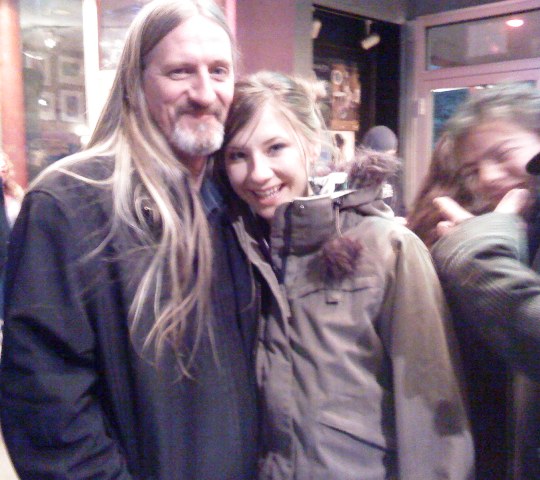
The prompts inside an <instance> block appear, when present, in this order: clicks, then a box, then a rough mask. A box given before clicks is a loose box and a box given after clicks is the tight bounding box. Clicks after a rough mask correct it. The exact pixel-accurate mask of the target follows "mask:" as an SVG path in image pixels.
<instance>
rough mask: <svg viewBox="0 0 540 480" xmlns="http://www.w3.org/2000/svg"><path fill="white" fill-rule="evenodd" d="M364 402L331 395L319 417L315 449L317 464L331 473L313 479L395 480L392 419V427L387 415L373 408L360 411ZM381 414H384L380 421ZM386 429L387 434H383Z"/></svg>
mask: <svg viewBox="0 0 540 480" xmlns="http://www.w3.org/2000/svg"><path fill="white" fill-rule="evenodd" d="M365 402H366V401H365V399H361V398H355V397H347V396H339V397H338V396H334V397H333V398H332V400H331V403H328V404H327V405H325V406H323V407H322V408H321V409H320V411H319V415H318V425H317V427H316V428H317V434H316V439H315V444H314V445H315V449H316V450H317V454H316V455H317V457H318V458H319V462H317V464H318V465H321V466H324V467H323V468H324V470H325V471H326V472H327V473H329V474H331V477H330V476H328V475H326V476H325V475H318V474H316V473H315V472H316V471H317V467H315V471H314V475H313V478H317V479H318V478H340V479H343V480H345V479H346V480H349V479H350V480H352V479H355V480H356V479H363V480H365V479H369V480H382V479H385V480H388V479H397V478H398V477H397V453H396V451H395V436H394V431H393V418H392V421H391V422H390V423H391V425H389V426H388V427H385V426H384V425H385V423H388V419H387V418H386V415H388V416H390V417H392V411H391V410H390V412H379V414H377V413H376V412H375V411H374V410H377V409H376V408H375V409H373V408H369V409H367V410H363V409H362V404H365ZM382 415H385V417H384V418H383V416H382ZM385 428H386V430H387V431H385Z"/></svg>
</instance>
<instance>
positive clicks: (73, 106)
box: [59, 90, 86, 123]
mask: <svg viewBox="0 0 540 480" xmlns="http://www.w3.org/2000/svg"><path fill="white" fill-rule="evenodd" d="M59 103H60V105H59V106H60V120H62V121H63V122H73V123H85V122H86V118H85V111H86V106H85V101H84V93H83V92H80V91H77V90H60V94H59Z"/></svg>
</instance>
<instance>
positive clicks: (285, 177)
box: [225, 105, 308, 220]
mask: <svg viewBox="0 0 540 480" xmlns="http://www.w3.org/2000/svg"><path fill="white" fill-rule="evenodd" d="M225 168H226V171H227V175H228V177H229V181H230V183H231V185H232V187H233V189H234V191H235V192H236V194H237V195H238V196H239V197H240V198H241V199H242V200H244V201H245V202H246V203H247V204H248V205H249V206H250V207H251V208H252V209H253V210H254V211H255V212H256V213H257V214H258V215H260V216H261V217H262V218H264V219H266V220H270V219H271V218H272V217H273V216H274V214H275V212H276V208H277V207H278V206H279V205H281V204H282V203H285V202H290V201H292V200H293V199H295V198H296V197H301V196H305V195H307V193H308V174H307V168H306V158H305V154H304V150H303V149H302V148H301V146H300V144H299V142H298V140H297V137H296V135H295V134H294V131H293V129H292V127H291V126H290V124H289V122H288V121H287V119H286V118H285V117H284V116H283V114H281V113H279V112H277V111H276V110H275V109H274V108H273V107H271V106H270V105H266V106H264V107H263V110H262V112H261V115H260V117H258V118H256V119H255V120H252V121H251V122H249V123H248V124H247V125H246V126H245V127H244V129H243V130H241V131H239V132H238V134H237V135H236V136H235V137H234V138H233V139H232V140H231V141H230V142H229V144H228V145H227V146H226V147H225Z"/></svg>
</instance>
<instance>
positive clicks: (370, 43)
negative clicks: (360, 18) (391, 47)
mask: <svg viewBox="0 0 540 480" xmlns="http://www.w3.org/2000/svg"><path fill="white" fill-rule="evenodd" d="M372 23H373V21H372V20H365V24H366V34H367V36H366V37H365V38H364V39H363V40H362V41H361V42H360V45H361V46H362V48H363V49H364V50H369V49H370V48H373V47H374V46H375V45H378V43H379V42H380V41H381V37H380V35H379V34H378V33H371V24H372Z"/></svg>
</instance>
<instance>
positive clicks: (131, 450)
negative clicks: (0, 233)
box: [1, 161, 257, 480]
mask: <svg viewBox="0 0 540 480" xmlns="http://www.w3.org/2000/svg"><path fill="white" fill-rule="evenodd" d="M84 168H85V171H84V172H82V173H83V174H84V175H86V176H92V177H93V178H104V177H106V176H107V175H108V174H109V167H108V166H105V167H103V166H102V165H100V163H99V162H97V161H93V162H90V164H89V165H87V166H85V167H84ZM206 203H207V206H208V204H209V203H210V204H211V205H210V211H209V212H208V217H209V220H210V222H211V224H212V226H213V231H214V232H215V235H216V238H215V248H216V261H215V262H214V266H215V275H216V276H217V278H218V279H219V282H215V284H216V287H215V291H214V296H213V307H214V312H216V315H214V318H213V319H212V320H211V324H212V330H213V337H212V338H210V335H205V336H204V337H203V340H202V342H201V345H200V346H199V348H198V349H197V354H196V357H195V361H194V363H193V366H192V368H191V374H192V378H191V379H187V378H184V379H183V380H181V381H179V380H178V378H179V377H178V371H177V369H176V367H175V361H174V358H173V357H172V355H173V354H172V353H171V352H166V353H165V358H164V359H163V360H162V361H161V363H160V364H159V366H156V365H154V364H152V362H151V361H150V359H149V358H148V356H147V355H146V358H145V354H144V353H142V350H141V343H142V342H141V338H142V336H143V335H144V334H145V333H146V332H145V331H144V330H145V325H146V326H148V325H150V324H151V323H152V321H153V316H152V315H151V313H150V312H151V309H150V307H149V308H148V310H147V312H148V313H147V315H143V322H142V327H141V335H139V334H138V333H136V334H135V335H134V336H133V337H132V338H131V339H130V337H129V334H128V315H127V311H128V307H129V305H130V303H131V300H132V299H133V295H134V292H135V289H136V287H137V285H138V282H139V281H140V278H141V276H140V272H141V271H142V269H143V268H145V266H146V264H147V262H148V258H149V254H148V253H145V252H144V251H142V252H141V249H140V248H136V247H137V245H134V243H133V239H132V238H131V236H130V234H129V232H124V234H119V235H117V236H116V237H115V238H113V239H112V241H111V242H105V243H104V244H102V242H103V240H104V238H105V235H106V234H107V231H108V228H109V222H110V212H111V211H112V205H111V194H110V191H109V190H108V189H107V188H103V187H97V186H91V185H89V184H87V183H83V182H81V181H79V180H76V179H74V178H72V177H70V176H67V175H65V174H54V175H51V176H49V177H47V178H46V180H45V181H42V182H41V184H40V185H39V186H38V187H36V188H34V189H33V190H32V191H31V192H30V193H29V194H27V196H26V198H25V200H24V204H23V207H22V210H21V213H20V216H19V219H18V221H17V223H16V225H15V228H14V231H13V237H12V238H13V242H12V245H11V248H10V252H9V260H8V271H7V298H6V300H7V309H6V323H5V334H4V349H3V358H2V371H1V395H2V397H1V402H2V404H1V416H2V429H3V433H4V436H5V440H6V444H7V447H8V450H9V453H10V455H11V457H12V460H13V463H14V465H15V467H16V470H17V472H18V474H19V476H20V477H21V479H22V480H25V479H40V480H47V479H54V480H64V479H65V480H68V479H69V480H77V479H83V478H84V479H91V478H92V479H99V480H107V479H123V480H127V479H141V480H142V479H144V480H150V479H152V480H184V479H193V480H202V479H208V480H210V479H211V480H232V479H244V478H245V479H249V478H253V477H254V476H255V463H256V448H257V430H256V425H257V420H256V409H255V386H254V380H253V372H252V366H251V360H250V351H251V346H250V345H249V344H248V343H249V338H253V335H252V334H251V331H252V329H254V328H255V324H254V321H253V318H254V317H253V316H252V311H251V310H250V306H253V301H252V299H253V295H252V294H251V292H250V291H249V285H250V284H251V282H250V281H249V277H248V270H247V267H246V265H245V263H244V261H243V258H242V256H241V254H240V251H239V250H238V248H237V246H236V244H235V243H234V241H233V240H232V238H233V237H232V234H230V231H229V226H228V224H227V223H224V221H223V216H222V212H221V210H220V209H219V208H216V207H217V205H218V203H217V202H206ZM100 244H102V250H100V251H99V254H98V255H95V256H92V255H90V256H88V254H89V252H92V251H94V250H95V249H96V248H97V247H98V246H99V245H100ZM233 282H234V285H233ZM240 286H242V288H238V287H240ZM234 287H237V288H234ZM164 291H165V292H166V287H165V288H164ZM236 312H240V315H237V314H236ZM191 338H192V336H191V332H189V331H188V334H187V343H186V348H188V349H189V347H190V345H189V343H190V341H191Z"/></svg>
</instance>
